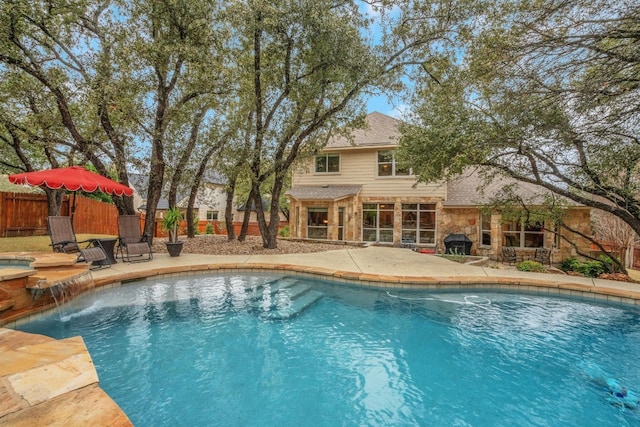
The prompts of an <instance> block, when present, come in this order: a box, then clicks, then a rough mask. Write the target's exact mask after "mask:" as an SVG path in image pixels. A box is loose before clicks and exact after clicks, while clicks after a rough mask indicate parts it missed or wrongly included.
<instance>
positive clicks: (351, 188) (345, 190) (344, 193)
mask: <svg viewBox="0 0 640 427" xmlns="http://www.w3.org/2000/svg"><path fill="white" fill-rule="evenodd" d="M361 188H362V185H317V186H316V185H305V186H299V187H294V188H292V189H291V190H289V191H287V193H286V194H288V195H289V196H291V197H292V198H294V199H296V200H340V199H344V198H345V197H353V196H356V195H357V194H358V193H359V192H360V189H361Z"/></svg>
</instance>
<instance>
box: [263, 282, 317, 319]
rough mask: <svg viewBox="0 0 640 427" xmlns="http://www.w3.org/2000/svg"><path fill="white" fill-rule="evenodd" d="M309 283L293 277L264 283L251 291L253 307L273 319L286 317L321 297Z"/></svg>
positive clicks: (299, 311) (296, 313) (297, 312)
mask: <svg viewBox="0 0 640 427" xmlns="http://www.w3.org/2000/svg"><path fill="white" fill-rule="evenodd" d="M322 295H323V294H322V293H321V292H318V291H315V290H313V288H312V286H311V285H308V284H306V283H304V281H302V280H300V279H297V278H293V277H282V278H280V279H277V280H274V281H271V282H268V283H265V284H263V285H261V286H259V287H258V288H256V289H254V290H253V291H252V299H253V300H254V303H253V304H252V305H253V307H254V308H255V309H257V310H259V312H260V315H261V316H263V317H265V318H267V319H273V320H282V319H288V318H290V317H293V316H296V315H298V314H300V313H301V312H302V311H303V310H304V309H306V308H307V307H309V306H310V305H311V304H313V303H315V302H316V301H318V300H319V299H320V298H322Z"/></svg>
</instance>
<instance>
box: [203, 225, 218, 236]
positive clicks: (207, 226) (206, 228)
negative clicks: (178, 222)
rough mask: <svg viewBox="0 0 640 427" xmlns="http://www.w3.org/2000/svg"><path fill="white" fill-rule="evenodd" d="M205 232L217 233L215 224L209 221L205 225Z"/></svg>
mask: <svg viewBox="0 0 640 427" xmlns="http://www.w3.org/2000/svg"><path fill="white" fill-rule="evenodd" d="M204 232H205V234H216V230H215V229H214V228H213V224H212V223H210V222H208V223H207V225H206V226H205V227H204Z"/></svg>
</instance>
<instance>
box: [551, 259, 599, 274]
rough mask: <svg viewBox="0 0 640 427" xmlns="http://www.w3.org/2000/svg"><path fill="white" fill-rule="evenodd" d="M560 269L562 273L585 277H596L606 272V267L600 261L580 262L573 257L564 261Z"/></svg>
mask: <svg viewBox="0 0 640 427" xmlns="http://www.w3.org/2000/svg"><path fill="white" fill-rule="evenodd" d="M561 268H562V271H574V272H576V273H580V274H582V275H584V276H587V277H598V276H600V275H601V274H602V273H604V272H606V271H607V267H606V266H605V264H604V263H603V262H602V261H598V260H588V261H580V260H578V259H577V258H574V257H569V258H567V259H566V260H564V262H563V263H562V267H561Z"/></svg>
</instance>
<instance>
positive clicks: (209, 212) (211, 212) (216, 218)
mask: <svg viewBox="0 0 640 427" xmlns="http://www.w3.org/2000/svg"><path fill="white" fill-rule="evenodd" d="M218 213H219V212H218V211H207V214H206V218H207V219H206V220H207V221H217V220H218ZM209 214H215V218H209Z"/></svg>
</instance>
